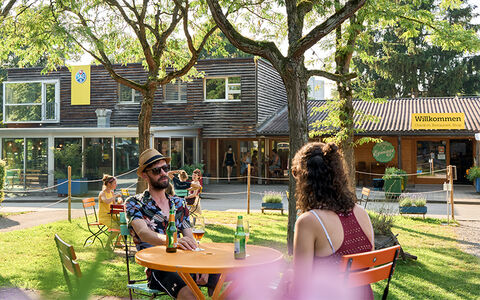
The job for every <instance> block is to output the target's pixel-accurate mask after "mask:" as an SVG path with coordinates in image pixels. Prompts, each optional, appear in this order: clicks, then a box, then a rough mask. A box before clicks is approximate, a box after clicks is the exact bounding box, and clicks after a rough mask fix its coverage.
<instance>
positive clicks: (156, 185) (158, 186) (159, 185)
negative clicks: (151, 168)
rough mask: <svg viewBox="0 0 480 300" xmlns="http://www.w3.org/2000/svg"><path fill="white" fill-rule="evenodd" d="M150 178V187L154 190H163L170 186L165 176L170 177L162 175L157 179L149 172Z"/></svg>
mask: <svg viewBox="0 0 480 300" xmlns="http://www.w3.org/2000/svg"><path fill="white" fill-rule="evenodd" d="M147 176H148V179H149V184H150V187H151V188H152V189H154V190H157V191H161V190H164V189H166V188H167V187H168V180H164V179H165V178H168V177H167V176H162V177H159V178H158V179H157V180H155V179H154V178H152V177H151V176H150V174H147Z"/></svg>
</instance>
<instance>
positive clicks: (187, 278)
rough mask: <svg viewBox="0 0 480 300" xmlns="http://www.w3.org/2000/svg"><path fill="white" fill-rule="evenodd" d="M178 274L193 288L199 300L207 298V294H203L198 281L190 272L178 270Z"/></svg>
mask: <svg viewBox="0 0 480 300" xmlns="http://www.w3.org/2000/svg"><path fill="white" fill-rule="evenodd" d="M178 275H180V277H181V278H182V279H183V281H185V283H186V284H187V286H188V287H189V288H190V289H191V290H192V292H193V293H194V294H195V297H196V298H197V299H199V300H205V296H204V295H203V294H202V291H200V288H199V287H198V285H197V283H196V282H195V280H193V278H192V277H191V276H190V273H182V272H178Z"/></svg>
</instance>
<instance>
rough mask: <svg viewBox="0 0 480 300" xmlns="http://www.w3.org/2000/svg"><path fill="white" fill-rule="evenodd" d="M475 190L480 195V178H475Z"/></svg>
mask: <svg viewBox="0 0 480 300" xmlns="http://www.w3.org/2000/svg"><path fill="white" fill-rule="evenodd" d="M475 190H476V191H477V193H480V177H477V178H475Z"/></svg>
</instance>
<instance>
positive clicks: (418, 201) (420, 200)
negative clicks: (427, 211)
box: [414, 198, 427, 207]
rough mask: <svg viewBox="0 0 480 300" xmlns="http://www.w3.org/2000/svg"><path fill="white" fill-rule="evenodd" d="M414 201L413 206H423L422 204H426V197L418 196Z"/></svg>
mask: <svg viewBox="0 0 480 300" xmlns="http://www.w3.org/2000/svg"><path fill="white" fill-rule="evenodd" d="M414 203H415V206H417V207H423V206H425V205H427V199H425V198H418V199H415V201H414Z"/></svg>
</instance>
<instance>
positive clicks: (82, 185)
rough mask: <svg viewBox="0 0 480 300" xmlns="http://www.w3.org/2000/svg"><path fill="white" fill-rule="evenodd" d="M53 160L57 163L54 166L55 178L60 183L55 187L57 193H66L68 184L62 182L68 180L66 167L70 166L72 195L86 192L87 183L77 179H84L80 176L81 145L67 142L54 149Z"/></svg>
mask: <svg viewBox="0 0 480 300" xmlns="http://www.w3.org/2000/svg"><path fill="white" fill-rule="evenodd" d="M54 155H55V161H56V164H57V165H60V166H56V167H55V169H56V170H55V178H56V179H57V184H60V185H59V186H58V188H57V193H58V194H59V195H66V194H68V184H67V183H64V184H61V183H63V182H66V181H68V176H67V168H68V166H71V167H72V190H71V191H72V195H82V194H85V193H87V192H88V183H87V182H82V181H80V180H79V179H82V180H85V179H84V178H82V176H81V172H82V157H83V153H82V145H79V144H69V145H65V147H63V148H61V149H55V150H54Z"/></svg>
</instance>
